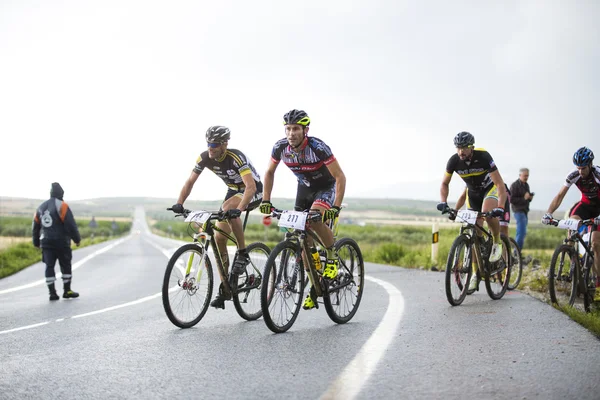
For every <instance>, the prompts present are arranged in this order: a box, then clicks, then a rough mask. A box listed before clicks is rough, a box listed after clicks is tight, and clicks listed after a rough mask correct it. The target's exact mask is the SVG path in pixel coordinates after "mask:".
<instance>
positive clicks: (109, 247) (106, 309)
mask: <svg viewBox="0 0 600 400" xmlns="http://www.w3.org/2000/svg"><path fill="white" fill-rule="evenodd" d="M126 239H127V238H125V239H122V240H121V241H119V242H117V243H114V244H112V245H111V246H107V247H104V248H102V249H100V250H98V251H97V252H95V253H94V254H95V255H97V254H100V253H103V252H105V251H108V250H109V249H111V248H113V247H114V246H116V245H118V244H120V243H122V242H123V241H124V240H126ZM148 242H149V243H150V241H148ZM151 244H152V245H153V246H154V247H156V248H157V249H158V250H159V251H160V252H161V253H163V254H164V255H165V256H166V257H167V258H171V254H170V253H169V251H168V250H165V249H163V248H161V247H159V246H158V245H155V244H153V243H151ZM91 256H93V254H91V255H90V256H88V257H86V258H84V259H83V260H81V261H79V263H81V264H83V262H84V261H87V260H89V259H90V258H91ZM81 264H80V265H81ZM42 282H44V283H45V281H42ZM29 285H32V284H29ZM28 287H29V286H28ZM14 289H16V288H13V290H14ZM161 296H162V292H158V293H155V294H153V295H150V296H146V297H142V298H141V299H137V300H134V301H130V302H128V303H123V304H118V305H116V306H112V307H106V308H103V309H101V310H96V311H91V312H88V313H85V314H78V315H75V316H73V317H66V318H58V319H56V320H54V322H63V321H65V320H68V319H76V318H83V317H89V316H91V315H97V314H102V313H105V312H108V311H113V310H117V309H119V308H124V307H129V306H134V305H136V304H140V303H144V302H146V301H150V300H153V299H155V298H157V297H161ZM50 322H52V321H46V322H40V323H38V324H33V325H27V326H22V327H20V328H14V329H8V330H5V331H0V335H2V334H5V333H11V332H17V331H22V330H24V329H31V328H37V327H38V326H43V325H48V324H49V323H50Z"/></svg>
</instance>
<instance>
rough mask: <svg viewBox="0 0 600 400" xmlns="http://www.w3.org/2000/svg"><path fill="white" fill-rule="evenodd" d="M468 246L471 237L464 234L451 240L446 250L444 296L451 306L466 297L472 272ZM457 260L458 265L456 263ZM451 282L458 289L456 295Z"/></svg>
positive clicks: (471, 259) (460, 302)
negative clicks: (447, 250)
mask: <svg viewBox="0 0 600 400" xmlns="http://www.w3.org/2000/svg"><path fill="white" fill-rule="evenodd" d="M470 248H471V239H469V237H468V236H466V235H459V236H457V237H456V239H454V242H452V246H451V247H450V251H449V252H448V260H447V261H446V280H445V287H446V298H447V299H448V302H449V303H450V304H451V305H453V306H459V305H461V304H462V302H463V301H464V300H465V297H467V291H468V288H469V281H470V279H471V275H472V274H473V256H472V254H473V253H472V252H471V250H470ZM463 252H464V253H463ZM459 262H460V265H457V263H459ZM465 264H466V265H465ZM453 284H455V285H456V287H457V289H458V291H457V295H456V296H455V295H454V294H453V290H452V285H453Z"/></svg>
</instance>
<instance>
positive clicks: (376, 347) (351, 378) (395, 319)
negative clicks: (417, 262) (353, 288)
mask: <svg viewBox="0 0 600 400" xmlns="http://www.w3.org/2000/svg"><path fill="white" fill-rule="evenodd" d="M365 278H366V279H367V280H369V281H371V282H375V283H376V284H378V285H380V286H383V288H384V289H385V290H386V291H387V293H388V296H389V302H388V308H387V311H386V312H385V314H384V316H383V319H382V320H381V322H380V323H379V325H378V326H377V328H376V329H375V331H373V334H371V337H369V339H368V340H367V342H366V343H365V344H364V345H363V347H362V348H361V349H360V352H359V353H358V354H357V355H356V356H355V357H354V359H353V360H352V361H350V363H349V364H348V365H347V366H346V368H344V370H343V371H342V373H341V374H340V375H338V377H337V379H336V380H335V381H334V382H333V383H332V384H331V385H330V386H329V389H328V390H327V391H326V392H325V393H324V394H323V395H322V396H321V399H323V400H325V399H327V400H329V399H353V398H354V397H356V396H357V395H358V394H359V393H360V391H361V389H362V387H363V386H364V385H365V383H367V381H368V380H369V377H370V376H371V374H373V372H375V367H377V363H379V361H381V359H382V358H383V356H384V354H385V350H386V349H387V347H388V346H389V345H390V344H391V343H392V341H393V340H394V337H395V334H396V330H397V329H398V325H399V323H400V320H401V319H402V314H403V313H404V297H402V293H401V292H400V290H398V289H397V288H396V287H395V286H394V285H392V284H391V283H388V282H386V281H383V280H381V279H377V278H373V277H370V276H365Z"/></svg>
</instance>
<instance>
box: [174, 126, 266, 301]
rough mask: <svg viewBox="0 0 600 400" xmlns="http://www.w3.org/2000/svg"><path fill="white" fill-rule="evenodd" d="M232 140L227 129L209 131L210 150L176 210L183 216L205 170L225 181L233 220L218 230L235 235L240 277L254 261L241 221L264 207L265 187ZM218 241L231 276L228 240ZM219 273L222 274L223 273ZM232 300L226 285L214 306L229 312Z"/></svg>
mask: <svg viewBox="0 0 600 400" xmlns="http://www.w3.org/2000/svg"><path fill="white" fill-rule="evenodd" d="M230 137H231V132H230V131H229V128H227V127H224V126H211V127H209V128H208V130H207V131H206V142H207V146H208V150H207V151H204V152H203V153H202V154H200V156H199V157H198V159H197V160H196V165H195V167H194V169H193V170H192V173H191V174H190V176H189V178H188V179H187V181H186V182H185V184H184V185H183V188H182V189H181V193H180V194H179V198H178V199H177V204H175V205H173V207H172V210H173V211H174V212H176V213H182V212H183V210H184V207H183V203H184V202H185V200H186V199H187V198H188V196H189V195H190V193H191V192H192V188H193V187H194V183H196V180H197V179H198V177H199V176H200V174H201V173H202V171H203V170H204V169H205V168H206V169H209V170H211V171H212V172H214V173H215V175H217V176H218V177H219V178H221V179H222V180H223V182H225V184H226V185H227V187H228V190H227V194H226V195H225V199H224V200H223V204H222V205H221V210H223V211H226V212H227V214H228V216H229V217H230V219H229V220H228V221H227V222H223V221H221V222H217V226H218V227H219V228H221V229H222V230H224V231H225V232H227V233H230V232H231V231H233V235H234V236H235V238H236V240H237V244H238V251H237V253H236V255H235V259H234V263H233V269H232V272H233V273H237V274H239V273H241V272H243V271H244V268H245V267H246V265H247V264H248V263H249V262H250V259H249V256H248V252H247V251H246V242H245V240H244V228H243V226H242V221H241V220H240V218H237V217H239V216H240V214H241V212H242V211H245V210H253V209H255V208H256V207H257V206H258V205H259V204H260V201H261V200H262V188H263V186H262V182H261V181H260V176H259V175H258V173H257V172H256V169H255V168H254V166H253V165H252V163H251V162H250V160H249V159H248V158H247V157H246V155H244V153H242V152H241V151H239V150H236V149H228V148H227V145H228V142H229V139H230ZM215 241H216V243H217V246H218V247H219V251H220V252H221V256H222V257H223V265H224V267H225V273H226V274H227V271H228V267H229V256H228V254H227V238H226V237H225V236H224V235H222V234H221V233H218V232H217V233H216V234H215ZM219 272H221V271H220V270H219ZM226 278H227V277H226V276H225V277H223V276H221V280H223V279H226ZM230 299H231V293H225V291H224V287H223V284H221V286H220V288H219V294H218V295H217V296H216V297H215V299H214V300H213V301H212V302H211V303H210V305H211V306H213V307H217V308H225V305H224V304H225V303H224V302H225V300H230Z"/></svg>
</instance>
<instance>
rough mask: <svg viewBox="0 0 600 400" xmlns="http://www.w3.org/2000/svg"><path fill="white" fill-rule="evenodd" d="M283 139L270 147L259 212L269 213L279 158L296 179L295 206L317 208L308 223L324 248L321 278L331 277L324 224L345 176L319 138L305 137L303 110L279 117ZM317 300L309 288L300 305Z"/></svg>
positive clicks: (333, 265)
mask: <svg viewBox="0 0 600 400" xmlns="http://www.w3.org/2000/svg"><path fill="white" fill-rule="evenodd" d="M283 124H284V125H285V136H286V137H285V138H284V139H281V140H279V141H277V143H275V145H274V146H273V151H272V153H271V160H270V162H269V166H268V168H267V172H265V180H264V194H263V202H262V203H261V205H260V211H261V212H262V213H263V214H270V213H271V210H272V208H273V205H272V204H271V201H270V200H271V190H272V189H273V180H274V178H275V170H276V169H277V166H278V165H279V163H280V162H281V161H283V163H284V164H285V165H286V166H287V167H288V168H289V169H291V170H292V172H293V173H294V175H296V179H297V180H298V191H297V193H296V204H295V208H296V209H297V210H299V211H304V210H308V209H311V210H318V211H320V212H321V214H322V216H323V220H322V222H316V223H313V224H312V229H314V231H315V232H316V233H317V235H319V237H320V238H321V240H322V241H323V244H324V245H325V247H326V250H327V263H326V265H325V270H324V271H323V277H325V278H327V279H334V278H335V277H336V276H337V274H338V260H337V258H336V256H335V252H334V250H333V244H334V238H333V233H332V232H331V229H329V227H328V226H327V225H325V224H324V222H325V221H327V220H330V219H331V220H332V219H334V218H335V217H337V216H338V214H339V212H340V209H341V206H342V201H343V199H344V191H345V189H346V176H345V175H344V172H343V171H342V168H341V167H340V164H339V163H338V161H337V160H336V158H335V157H334V155H333V152H332V151H331V149H330V148H329V146H327V145H326V144H325V142H323V141H322V140H321V139H317V138H316V137H312V136H310V137H309V136H308V131H309V129H310V128H309V125H310V118H309V117H308V114H306V112H305V111H303V110H291V111H289V112H287V113H286V114H285V115H284V116H283ZM316 302H317V299H316V297H315V294H314V289H311V291H310V292H309V294H308V295H307V296H306V299H305V301H304V304H303V306H302V307H303V308H304V309H305V310H310V309H312V308H314V307H315V306H316V304H317V303H316Z"/></svg>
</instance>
